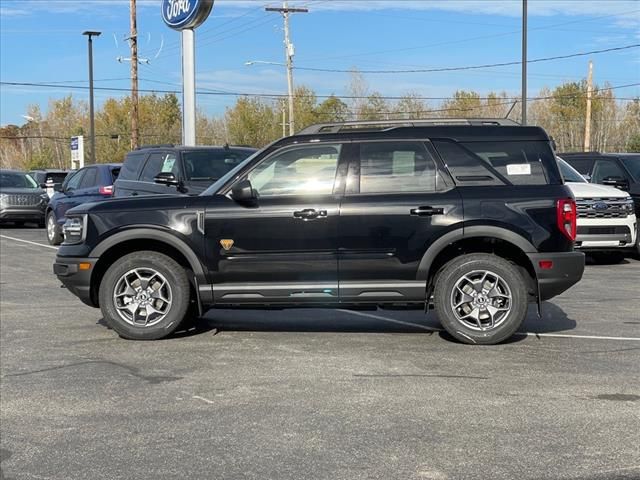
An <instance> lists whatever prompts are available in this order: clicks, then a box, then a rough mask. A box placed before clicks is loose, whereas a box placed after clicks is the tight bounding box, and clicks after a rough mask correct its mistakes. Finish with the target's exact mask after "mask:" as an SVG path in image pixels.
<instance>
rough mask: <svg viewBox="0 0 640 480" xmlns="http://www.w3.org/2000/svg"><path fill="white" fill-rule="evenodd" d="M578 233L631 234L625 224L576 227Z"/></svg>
mask: <svg viewBox="0 0 640 480" xmlns="http://www.w3.org/2000/svg"><path fill="white" fill-rule="evenodd" d="M578 235H631V230H629V227H627V226H626V225H618V226H615V227H578Z"/></svg>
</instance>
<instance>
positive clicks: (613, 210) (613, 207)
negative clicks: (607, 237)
mask: <svg viewBox="0 0 640 480" xmlns="http://www.w3.org/2000/svg"><path fill="white" fill-rule="evenodd" d="M626 202H627V201H626V199H624V198H615V197H613V198H610V197H600V198H577V199H576V206H577V208H578V218H627V216H628V212H627V210H626V208H625V205H626Z"/></svg>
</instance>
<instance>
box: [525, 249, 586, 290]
mask: <svg viewBox="0 0 640 480" xmlns="http://www.w3.org/2000/svg"><path fill="white" fill-rule="evenodd" d="M527 256H528V257H529V260H530V261H531V263H532V264H533V268H534V269H535V271H536V276H537V278H538V292H539V295H540V300H549V299H551V298H553V297H555V296H557V295H560V294H561V293H562V292H564V291H566V290H568V289H569V288H571V287H572V286H573V285H575V284H576V283H578V282H579V281H580V279H581V278H582V274H583V273H584V253H581V252H561V253H528V254H527ZM549 262H551V263H550V264H549ZM543 265H544V266H546V267H548V266H549V265H551V267H550V268H543Z"/></svg>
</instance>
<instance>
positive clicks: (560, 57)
mask: <svg viewBox="0 0 640 480" xmlns="http://www.w3.org/2000/svg"><path fill="white" fill-rule="evenodd" d="M638 47H640V43H634V44H632V45H625V46H622V47H612V48H604V49H600V50H591V51H588V52H578V53H571V54H567V55H556V56H553V57H543V58H535V59H533V60H527V63H528V64H529V63H539V62H549V61H552V60H564V59H567V58H575V57H584V56H585V55H595V54H599V53H607V52H617V51H621V50H628V49H631V48H638ZM521 64H522V62H521V61H512V62H501V63H487V64H483V65H465V66H461V67H438V68H416V69H410V70H357V71H358V72H359V73H370V74H384V73H434V72H453V71H459V70H476V69H479V68H491V67H506V66H511V65H521ZM293 68H295V69H296V70H305V71H309V72H325V73H352V72H353V71H354V70H356V69H353V68H351V69H348V70H347V69H339V68H317V67H293Z"/></svg>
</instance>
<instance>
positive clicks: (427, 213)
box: [409, 207, 444, 217]
mask: <svg viewBox="0 0 640 480" xmlns="http://www.w3.org/2000/svg"><path fill="white" fill-rule="evenodd" d="M409 212H410V213H411V215H417V216H419V217H431V216H433V215H442V214H443V213H444V208H433V207H417V208H412V209H411V210H409Z"/></svg>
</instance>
